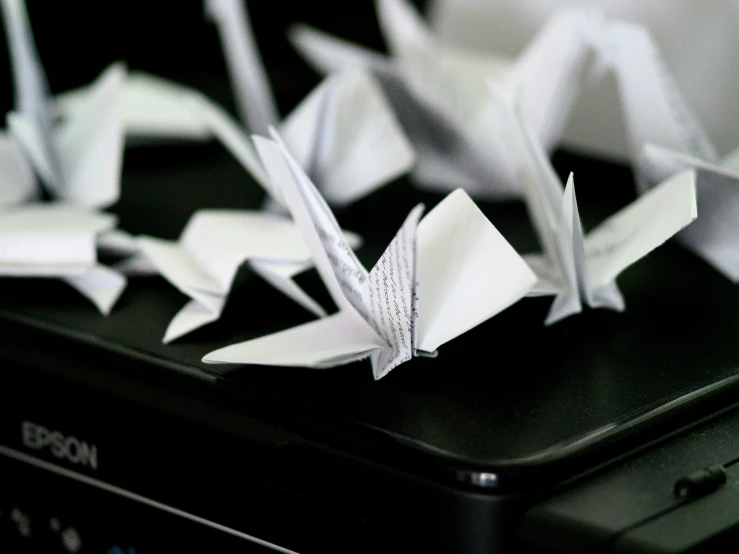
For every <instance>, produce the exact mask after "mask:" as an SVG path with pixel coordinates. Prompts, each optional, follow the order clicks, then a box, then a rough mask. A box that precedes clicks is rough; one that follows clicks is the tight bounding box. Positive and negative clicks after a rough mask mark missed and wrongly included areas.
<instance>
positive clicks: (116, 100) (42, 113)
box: [2, 0, 125, 208]
mask: <svg viewBox="0 0 739 554" xmlns="http://www.w3.org/2000/svg"><path fill="white" fill-rule="evenodd" d="M2 7H3V20H4V22H5V27H6V33H7V36H8V39H9V46H10V51H11V65H12V68H13V75H14V82H15V92H16V94H15V96H16V100H15V104H16V110H15V112H13V113H11V114H9V115H8V126H9V130H10V133H11V134H12V135H13V138H14V139H15V140H16V141H17V143H18V145H19V146H20V147H21V148H22V150H23V152H24V154H25V156H26V157H27V160H28V162H29V164H30V165H31V166H32V167H33V169H34V170H35V171H36V173H37V174H38V176H39V177H40V178H41V179H42V180H43V181H44V184H45V185H46V186H47V187H48V189H49V191H50V192H51V194H52V195H53V196H55V197H57V198H60V199H63V200H65V201H69V202H74V203H76V204H79V205H84V206H89V207H97V208H99V207H106V206H109V205H110V204H113V203H114V202H115V201H117V199H118V196H119V194H120V167H121V160H122V156H123V122H122V117H121V98H122V94H121V92H122V88H123V82H124V79H125V67H124V66H122V65H120V64H114V65H112V66H111V67H110V68H108V69H107V70H106V71H105V72H103V74H102V75H101V76H100V77H99V78H98V79H97V81H96V82H95V83H94V84H93V85H92V86H91V87H90V92H89V94H88V95H87V99H86V101H85V102H84V103H82V104H80V105H78V107H77V108H76V109H75V110H72V111H70V112H69V113H68V114H67V116H66V118H65V119H64V120H63V121H62V122H61V123H60V124H55V122H54V121H53V118H52V114H51V105H50V104H51V103H50V97H49V90H48V85H47V83H46V76H45V75H44V70H43V67H42V65H41V61H40V60H39V57H38V53H37V52H36V48H35V45H34V43H33V35H32V33H31V28H30V24H29V22H28V14H27V12H26V7H25V3H24V2H23V0H3V3H2Z"/></svg>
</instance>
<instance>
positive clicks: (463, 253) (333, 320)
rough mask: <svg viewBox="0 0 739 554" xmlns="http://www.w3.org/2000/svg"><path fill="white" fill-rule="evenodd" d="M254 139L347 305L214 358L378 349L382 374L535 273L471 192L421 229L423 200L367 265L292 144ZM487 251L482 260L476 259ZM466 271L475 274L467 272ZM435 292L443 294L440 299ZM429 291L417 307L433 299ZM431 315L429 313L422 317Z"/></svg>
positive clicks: (345, 358)
mask: <svg viewBox="0 0 739 554" xmlns="http://www.w3.org/2000/svg"><path fill="white" fill-rule="evenodd" d="M255 145H256V147H257V151H258V152H259V155H260V157H261V159H262V163H263V164H264V167H265V169H266V171H267V174H268V175H269V178H270V180H271V181H272V183H273V184H274V185H275V186H277V187H279V188H280V189H281V190H282V192H283V197H284V198H285V201H286V203H287V205H288V207H289V209H290V212H291V214H292V216H293V219H294V220H295V223H296V224H297V226H298V227H299V228H300V230H301V232H302V235H303V238H304V240H305V244H306V245H307V247H308V249H309V250H310V252H311V255H312V259H313V261H314V262H315V264H316V268H317V270H318V272H319V274H320V276H321V278H322V280H323V282H324V284H325V285H326V287H327V289H328V291H329V293H330V294H331V296H332V298H333V299H334V301H335V303H336V305H337V306H338V307H339V312H338V313H337V314H334V315H332V316H329V317H327V318H324V319H321V320H319V321H317V322H312V323H309V324H306V325H301V326H299V327H295V328H293V329H289V330H286V331H283V332H281V333H277V334H274V335H270V336H267V337H262V338H260V339H255V340H252V341H248V342H246V343H241V344H237V345H232V346H229V347H226V348H223V349H220V350H217V351H215V352H212V353H210V354H208V355H207V356H205V358H204V359H203V360H204V361H205V362H207V363H251V364H265V365H289V366H304V367H317V368H322V367H333V366H336V365H341V364H344V363H348V362H350V361H355V360H358V359H362V358H364V357H367V356H368V355H369V357H370V360H371V363H372V370H373V374H374V376H375V379H380V378H382V377H384V376H385V375H387V373H388V372H390V371H391V370H392V369H393V368H395V367H397V366H398V365H399V364H401V363H403V362H405V361H408V360H410V359H411V358H412V357H413V356H414V355H420V354H422V353H423V351H425V350H435V348H436V347H437V346H439V345H441V344H443V343H445V342H447V341H448V340H451V339H452V338H454V337H456V336H458V335H459V334H461V333H463V332H464V331H466V330H468V329H469V328H471V327H472V326H474V325H476V324H479V323H481V322H482V321H483V320H485V319H488V318H489V317H492V316H493V315H495V314H496V313H498V312H499V311H500V310H502V309H504V308H505V307H507V306H509V305H510V304H512V303H513V302H515V301H516V300H518V299H519V298H521V297H522V296H523V295H525V293H526V292H527V291H528V289H529V288H531V286H532V285H533V283H534V281H535V276H534V275H533V273H532V272H531V271H530V270H529V268H528V267H527V266H526V264H525V262H524V261H523V259H522V258H520V257H519V256H518V255H516V254H515V252H514V251H513V249H512V248H511V247H510V245H508V244H507V243H506V242H505V241H504V240H503V239H502V237H500V235H499V234H498V233H497V231H495V229H494V227H493V226H492V224H490V222H488V221H487V220H486V219H485V218H484V217H483V216H482V214H481V213H480V212H479V210H478V209H477V207H476V206H475V205H474V203H473V202H472V201H471V200H470V199H469V197H468V196H467V195H466V194H465V193H464V192H463V191H456V192H455V193H453V194H451V195H450V196H449V197H448V198H447V199H445V200H444V201H443V202H442V203H441V204H440V205H439V206H438V207H437V208H435V209H434V210H432V211H431V212H430V213H429V214H428V215H427V217H426V218H424V219H423V221H422V222H421V225H422V227H421V226H419V220H420V218H421V215H422V211H423V208H422V206H418V207H416V208H415V209H414V210H412V211H411V213H410V214H409V216H408V218H407V219H406V221H405V223H404V224H403V225H402V227H401V229H400V231H399V232H398V234H397V235H396V236H395V238H394V239H393V241H392V242H391V244H390V245H389V246H388V248H387V249H386V251H385V253H384V254H383V256H382V257H381V258H380V260H379V261H378V262H377V264H376V265H375V267H374V268H373V269H372V271H370V272H367V271H366V270H365V269H364V267H363V266H362V265H361V263H360V262H359V260H358V259H357V258H356V256H355V255H354V252H353V251H352V249H351V248H350V247H349V245H348V244H347V243H346V241H345V240H344V239H343V238H342V235H341V231H340V228H339V226H338V223H337V222H336V220H335V218H334V216H333V214H332V213H331V210H330V209H329V208H328V205H327V204H326V202H325V201H324V200H323V198H322V197H321V195H320V194H319V193H318V191H317V189H316V188H315V186H314V185H313V184H312V183H311V181H310V179H309V178H308V176H307V175H306V174H305V173H304V172H303V171H302V170H301V168H300V166H299V164H298V163H297V162H296V161H295V160H294V159H293V158H292V156H291V155H290V154H289V152H288V150H287V148H286V147H285V145H284V144H282V143H281V142H280V141H279V139H277V141H276V142H275V141H272V140H268V139H263V138H260V137H256V138H255ZM424 222H426V223H424ZM421 233H423V236H421ZM417 237H418V238H417ZM440 237H443V238H445V239H446V240H443V241H440V240H439V239H440ZM421 249H422V250H421ZM478 254H481V258H482V259H471V258H470V257H468V256H477V255H478ZM498 254H500V255H498ZM493 258H495V262H493V261H492V260H493ZM418 260H423V265H421V264H419V262H418ZM450 266H453V267H450ZM422 270H423V271H425V272H426V273H425V274H424V273H423V272H422ZM465 270H472V271H473V272H474V273H475V274H474V275H466V274H463V273H462V272H463V271H465ZM437 278H438V279H440V281H437ZM424 283H425V284H424ZM491 285H492V286H491ZM498 285H500V287H499V288H497V287H498ZM424 287H425V288H424ZM475 287H477V290H475ZM475 293H477V294H475ZM434 294H439V295H442V296H440V297H439V298H435V297H434V298H432V295H434ZM422 295H424V296H426V295H427V296H428V297H429V298H428V300H427V304H426V305H425V307H424V308H422V309H418V306H424V304H423V296H422ZM422 317H423V318H424V319H427V320H426V321H423V322H421V321H420V319H421V318H422Z"/></svg>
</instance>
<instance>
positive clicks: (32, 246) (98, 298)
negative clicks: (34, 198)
mask: <svg viewBox="0 0 739 554" xmlns="http://www.w3.org/2000/svg"><path fill="white" fill-rule="evenodd" d="M115 224H116V218H115V216H113V215H110V214H106V213H101V212H98V213H95V212H90V211H88V210H85V209H83V208H75V207H73V206H69V205H64V204H37V205H31V206H26V207H24V208H22V209H13V210H10V211H0V276H4V277H56V278H59V279H61V280H63V281H65V282H67V283H69V284H70V285H71V286H72V287H74V288H76V289H77V290H78V291H80V292H81V293H82V294H83V295H85V296H86V297H87V298H89V299H90V300H91V301H92V302H93V303H94V304H95V306H96V307H97V308H98V310H99V311H100V312H101V313H102V314H108V313H109V312H110V310H111V308H112V307H113V304H115V302H116V300H117V299H118V297H119V296H120V294H121V293H122V292H123V289H124V288H125V286H126V279H125V277H123V276H122V275H121V274H120V273H118V272H116V271H113V270H111V269H110V268H107V267H105V266H103V265H100V264H99V263H98V262H97V253H96V248H97V245H96V243H97V237H98V235H99V234H101V233H103V232H104V231H107V230H109V229H112V228H113V227H114V226H115Z"/></svg>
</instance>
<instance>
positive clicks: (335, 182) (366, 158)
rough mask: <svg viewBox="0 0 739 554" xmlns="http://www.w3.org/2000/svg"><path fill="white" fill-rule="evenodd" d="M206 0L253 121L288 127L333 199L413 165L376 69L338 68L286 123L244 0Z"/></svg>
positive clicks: (304, 162) (246, 118) (258, 127)
mask: <svg viewBox="0 0 739 554" xmlns="http://www.w3.org/2000/svg"><path fill="white" fill-rule="evenodd" d="M205 7H206V12H207V13H208V14H209V16H210V17H211V19H212V20H213V22H214V23H215V24H216V26H217V27H218V30H219V34H220V37H221V43H222V47H223V52H224V56H225V58H226V63H227V66H228V71H229V75H230V78H231V83H232V86H233V89H234V96H235V99H236V105H237V107H238V109H239V114H240V117H241V119H242V122H243V123H244V125H245V127H246V128H247V129H248V131H249V132H250V133H256V134H261V135H265V134H267V129H268V127H270V126H273V127H276V128H280V130H281V133H282V134H283V136H284V139H285V142H286V143H287V145H288V147H289V148H290V150H291V152H293V154H294V155H295V156H296V157H297V159H298V162H299V163H300V164H301V166H302V167H303V168H304V169H305V170H306V171H308V173H309V175H310V176H311V178H312V179H314V181H315V182H316V184H317V185H318V187H319V188H320V189H321V190H322V192H323V193H324V195H325V197H326V199H327V200H328V201H329V202H331V203H334V204H348V203H351V202H354V201H356V200H358V199H360V198H361V197H363V196H365V195H366V194H369V193H371V192H372V191H374V190H375V189H376V188H378V187H380V186H382V185H384V184H385V183H387V182H390V181H392V180H394V179H396V178H398V177H399V176H401V175H403V174H405V173H407V172H408V171H409V170H410V168H411V167H412V165H413V164H414V162H415V156H414V152H413V149H412V147H411V146H410V144H409V142H408V139H407V138H406V136H405V134H404V132H403V129H402V128H401V126H400V124H399V123H398V122H397V120H396V118H395V114H394V113H393V111H392V109H391V107H390V106H389V104H388V102H387V100H386V99H385V98H384V95H383V92H382V90H381V88H380V86H379V85H378V84H377V83H376V82H375V80H374V78H373V76H372V75H371V74H370V73H368V72H366V71H362V70H361V69H360V68H352V70H350V71H341V72H337V73H336V74H332V75H330V76H329V77H328V78H327V79H326V80H324V82H323V83H321V84H320V85H319V86H318V87H317V88H316V89H315V90H314V91H313V92H312V93H311V94H309V95H308V97H306V98H305V99H304V100H303V101H302V102H301V103H300V104H299V105H298V106H297V107H296V108H295V109H294V110H293V111H292V113H291V114H290V115H288V116H287V118H285V120H284V122H283V123H282V124H280V121H279V114H278V111H277V107H276V102H275V100H274V97H273V94H272V90H271V88H270V85H269V80H268V78H267V74H266V72H265V70H264V66H263V64H262V60H261V57H260V55H259V51H258V48H257V44H256V42H255V40H254V36H253V31H252V28H251V22H250V20H249V15H248V12H247V9H246V5H245V2H244V0H205Z"/></svg>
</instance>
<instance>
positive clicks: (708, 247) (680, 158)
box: [596, 21, 739, 282]
mask: <svg viewBox="0 0 739 554" xmlns="http://www.w3.org/2000/svg"><path fill="white" fill-rule="evenodd" d="M596 50H597V51H598V53H599V56H600V59H601V66H602V67H603V68H604V69H606V70H610V71H612V72H613V74H614V75H615V77H616V81H617V83H618V90H619V94H620V97H621V106H622V110H623V117H624V120H625V124H626V129H627V132H628V139H629V144H630V151H631V159H632V162H633V166H634V168H635V171H636V174H637V183H638V186H639V189H640V191H641V192H645V191H647V190H650V189H651V188H652V187H654V186H655V185H656V184H657V183H660V182H662V181H664V180H665V179H667V178H669V177H670V176H672V175H674V174H675V173H677V172H679V171H682V170H684V169H691V168H692V169H696V170H697V193H698V208H699V210H700V218H698V220H697V221H696V222H695V223H694V224H692V225H691V226H690V227H688V228H687V229H686V230H685V231H683V232H682V233H680V235H679V237H678V238H679V240H680V241H681V242H682V243H683V244H684V245H685V246H686V247H688V248H689V249H690V250H692V251H693V252H695V253H696V254H697V255H699V256H701V257H702V258H704V259H705V260H706V261H708V262H709V263H710V264H712V265H713V266H714V267H715V268H716V269H718V270H719V271H721V272H722V273H723V274H724V275H726V276H727V277H728V278H729V279H731V280H732V281H734V282H739V167H738V166H737V159H738V156H737V152H739V150H735V151H734V152H732V153H730V154H729V155H728V156H726V157H724V158H723V159H720V158H719V157H718V155H717V154H716V149H715V148H714V146H713V144H712V142H711V141H710V139H709V138H708V137H707V134H706V132H705V131H704V129H703V127H702V125H701V123H700V122H699V121H698V118H697V117H696V116H695V115H694V113H693V110H692V109H691V107H690V106H689V102H688V101H687V100H685V98H684V97H683V96H682V93H681V91H680V90H679V88H678V85H677V83H676V82H675V80H674V79H673V77H672V76H671V74H670V72H669V70H668V69H667V67H665V65H664V62H663V61H662V58H661V56H660V52H659V49H658V47H657V45H656V44H655V43H654V40H653V39H652V37H650V35H649V33H648V31H647V30H646V29H645V28H644V27H642V26H640V25H635V24H631V23H626V22H622V21H610V22H609V23H608V24H607V25H606V27H605V30H604V33H603V34H602V36H601V37H600V40H599V41H598V42H597V43H596Z"/></svg>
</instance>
